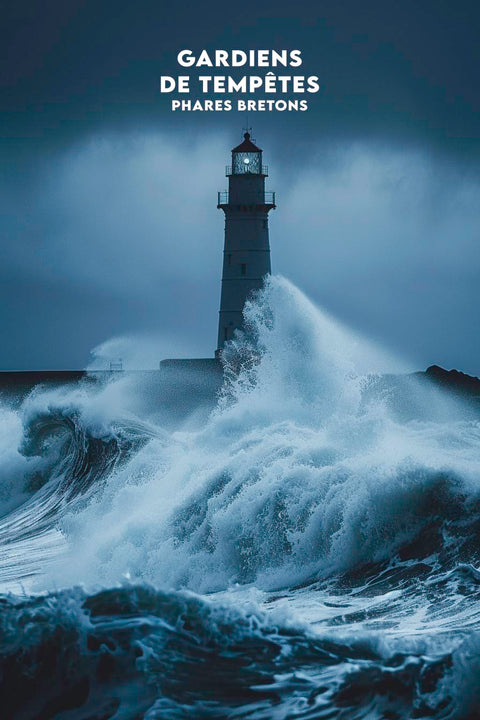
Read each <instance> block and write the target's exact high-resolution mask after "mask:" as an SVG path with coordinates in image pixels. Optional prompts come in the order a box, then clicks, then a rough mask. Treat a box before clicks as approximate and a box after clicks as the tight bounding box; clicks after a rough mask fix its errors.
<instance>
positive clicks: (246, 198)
mask: <svg viewBox="0 0 480 720" xmlns="http://www.w3.org/2000/svg"><path fill="white" fill-rule="evenodd" d="M217 204H218V205H229V204H230V196H229V192H228V190H223V191H220V192H219V193H218V203H217ZM233 204H237V203H233ZM239 204H241V205H275V192H270V191H266V192H260V193H251V194H250V195H243V194H242V202H241V203H239Z"/></svg>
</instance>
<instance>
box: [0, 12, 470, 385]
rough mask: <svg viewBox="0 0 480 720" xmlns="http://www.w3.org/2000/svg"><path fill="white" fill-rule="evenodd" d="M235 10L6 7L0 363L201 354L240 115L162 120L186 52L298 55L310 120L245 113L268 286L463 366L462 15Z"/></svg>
mask: <svg viewBox="0 0 480 720" xmlns="http://www.w3.org/2000/svg"><path fill="white" fill-rule="evenodd" d="M253 7H254V6H253V4H251V3H249V2H247V3H243V4H241V5H239V6H235V7H233V8H232V7H231V8H230V9H226V8H225V6H224V5H223V4H222V5H221V4H215V3H213V4H212V3H209V4H208V6H206V5H205V6H203V7H193V8H191V7H190V6H188V7H187V6H186V5H180V4H178V6H177V7H175V8H173V9H172V8H171V7H170V5H168V6H167V4H166V3H161V2H160V3H158V2H157V3H147V2H139V3H136V4H135V5H133V4H130V3H128V4H127V3H122V2H120V3H116V4H113V3H112V4H110V3H106V2H103V3H93V2H82V3H68V4H66V3H60V2H49V3H46V4H45V5H44V7H43V8H40V7H39V6H38V4H35V3H21V2H20V3H18V2H16V3H15V4H13V3H12V4H11V5H9V4H7V19H8V20H9V22H7V23H5V24H4V28H5V29H6V37H5V38H4V40H5V42H4V43H3V46H4V47H5V48H6V50H7V53H8V54H7V63H6V64H5V63H4V64H3V65H2V74H3V80H4V83H5V86H6V92H5V93H4V100H3V109H4V113H3V121H4V131H3V135H4V137H5V140H4V142H3V146H2V148H3V172H2V177H1V189H2V195H1V198H2V199H1V204H2V261H1V265H0V279H1V313H2V329H3V342H2V352H1V354H0V364H1V366H2V368H3V369H15V368H18V369H28V368H54V367H81V366H84V365H85V364H86V363H87V362H88V358H89V352H90V350H91V349H92V348H93V347H95V346H96V345H98V344H99V343H101V342H103V341H105V340H107V339H108V338H111V337H114V336H121V337H125V336H129V337H130V336H135V337H136V338H137V341H138V345H139V346H141V345H142V344H143V346H148V348H149V351H148V353H147V355H148V358H149V360H148V362H149V363H152V364H153V362H154V359H155V353H156V352H157V348H158V353H159V354H160V355H161V356H162V355H170V356H171V355H176V354H178V355H182V354H183V355H188V354H192V355H210V354H211V353H212V352H213V349H214V346H215V335H216V321H217V310H218V301H219V287H220V286H219V281H220V268H221V252H222V243H223V218H222V215H221V213H220V212H219V211H217V210H216V207H215V205H216V191H217V190H221V189H224V187H225V185H226V180H225V178H224V165H225V164H226V163H227V162H228V161H229V151H230V148H231V147H233V145H234V144H236V143H237V141H238V140H239V137H240V129H241V127H242V125H243V124H244V118H243V116H242V115H239V114H237V113H229V114H221V113H219V114H216V115H213V114H207V113H205V115H199V114H193V113H192V114H188V113H184V114H182V115H177V114H176V115H175V116H172V114H171V112H170V110H169V107H168V102H167V101H166V100H165V99H162V98H161V97H160V95H159V93H158V89H157V85H158V78H159V76H160V74H162V73H163V74H168V73H172V74H178V68H177V67H176V62H175V58H176V53H177V51H178V50H179V49H181V48H183V47H191V48H192V49H193V50H195V51H198V50H200V49H202V48H203V47H206V48H208V49H214V48H226V49H229V48H232V47H236V48H240V49H245V48H246V49H248V48H260V47H261V48H270V47H274V48H278V49H279V48H284V47H285V48H294V47H295V48H300V49H301V50H302V54H303V58H304V66H303V68H302V70H305V72H306V73H307V74H316V75H318V76H319V77H320V81H321V84H322V91H321V93H320V94H319V95H318V96H315V97H313V96H312V98H310V105H311V109H310V111H309V112H308V113H298V114H296V113H289V114H287V113H272V114H270V113H262V114H258V116H253V117H252V115H251V116H250V121H251V124H252V125H253V128H254V135H255V137H256V139H257V141H258V143H259V144H260V146H261V147H263V148H264V151H265V161H266V162H267V164H268V165H269V166H270V179H269V188H270V189H274V190H276V191H277V193H278V196H277V197H278V209H277V210H276V211H275V213H273V214H272V217H271V226H270V227H271V245H272V253H273V255H272V259H273V268H274V271H276V272H281V273H282V274H284V275H286V276H287V277H289V278H291V279H292V280H293V281H294V282H295V283H296V284H297V285H299V287H301V288H302V289H303V290H304V291H306V292H307V294H309V295H310V297H312V298H313V299H314V300H315V301H316V302H318V303H319V304H321V305H322V306H324V307H326V308H327V309H328V310H329V311H330V312H331V313H333V314H334V315H337V316H338V317H339V318H341V319H342V320H343V321H344V322H346V323H348V324H350V325H351V326H353V327H354V328H356V329H357V330H360V331H362V332H364V333H365V334H366V335H368V336H370V337H373V338H374V339H375V340H379V341H380V342H382V343H384V344H385V345H386V346H387V347H389V348H391V349H393V350H394V351H395V352H398V353H399V354H400V355H401V356H402V357H405V358H407V360H409V361H410V362H411V364H412V366H414V367H419V368H420V367H424V366H426V365H427V364H431V363H433V362H437V363H439V364H443V365H445V366H448V367H453V366H456V367H459V368H461V369H463V370H465V371H468V372H471V373H476V374H478V373H480V360H479V340H478V321H477V316H478V302H479V289H478V288H479V283H478V277H479V252H478V241H479V219H480V218H479V215H480V211H479V207H480V203H479V195H480V192H479V179H478V167H479V164H478V159H479V154H478V152H479V137H480V134H479V128H478V124H479V121H478V117H479V110H480V108H479V104H480V103H479V92H478V84H477V82H476V74H477V71H478V67H479V66H480V57H479V48H478V43H477V40H476V38H477V31H478V25H479V23H478V20H479V14H480V12H479V6H478V4H477V3H474V2H470V3H467V2H459V3H455V5H454V6H453V4H452V3H446V2H438V1H437V2H429V0H426V1H425V2H422V3H417V2H415V3H414V2H409V1H406V0H404V2H402V3H399V2H393V1H387V2H382V3H380V2H378V3H377V2H366V3H358V2H344V3H339V2H332V1H330V2H324V3H321V2H320V3H318V2H317V3H314V4H313V3H312V4H308V3H302V2H300V3H297V4H295V6H293V4H291V3H289V4H288V5H287V4H286V3H282V2H280V3H264V4H263V5H262V10H261V11H260V13H258V10H257V12H256V14H255V13H254V10H253ZM115 347H116V346H115ZM119 347H121V345H120V346H119ZM145 362H147V361H145Z"/></svg>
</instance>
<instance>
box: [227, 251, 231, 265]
mask: <svg viewBox="0 0 480 720" xmlns="http://www.w3.org/2000/svg"><path fill="white" fill-rule="evenodd" d="M231 264H232V253H228V255H227V265H231Z"/></svg>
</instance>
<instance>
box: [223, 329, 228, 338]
mask: <svg viewBox="0 0 480 720" xmlns="http://www.w3.org/2000/svg"><path fill="white" fill-rule="evenodd" d="M223 339H224V340H228V328H223Z"/></svg>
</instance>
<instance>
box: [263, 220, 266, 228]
mask: <svg viewBox="0 0 480 720" xmlns="http://www.w3.org/2000/svg"><path fill="white" fill-rule="evenodd" d="M263 227H264V229H265V228H266V227H267V221H266V220H264V221H263Z"/></svg>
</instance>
